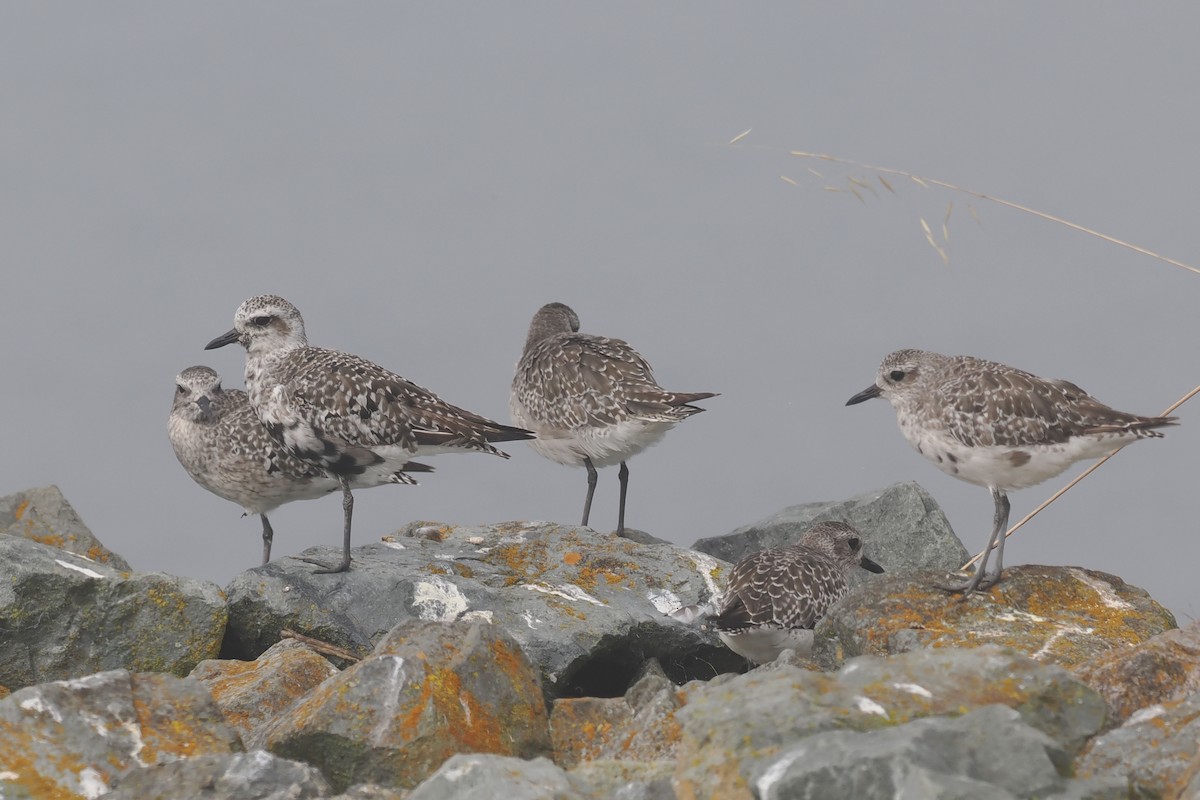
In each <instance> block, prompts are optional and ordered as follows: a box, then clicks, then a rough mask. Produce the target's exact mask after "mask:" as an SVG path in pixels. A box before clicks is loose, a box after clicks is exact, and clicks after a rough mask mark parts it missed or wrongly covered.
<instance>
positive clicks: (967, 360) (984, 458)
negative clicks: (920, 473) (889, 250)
mask: <svg viewBox="0 0 1200 800" xmlns="http://www.w3.org/2000/svg"><path fill="white" fill-rule="evenodd" d="M873 397H883V398H885V399H886V400H887V401H888V402H890V403H891V404H892V407H893V408H894V409H895V411H896V420H897V422H898V423H899V425H900V430H901V431H902V432H903V434H904V438H905V439H907V440H908V442H909V444H911V445H912V446H913V447H914V448H915V449H916V450H917V452H918V453H920V454H921V455H923V456H925V457H926V458H927V459H929V460H930V461H932V462H933V463H934V464H936V465H937V467H938V468H939V469H941V470H942V471H943V472H946V473H948V474H950V475H953V476H954V477H956V478H959V479H960V480H964V481H968V482H970V483H974V484H977V485H980V486H986V487H988V488H989V489H990V490H991V492H992V497H993V500H994V501H995V516H994V518H993V531H992V535H991V537H990V539H989V541H988V546H987V549H985V550H984V552H983V554H982V555H981V558H980V564H979V568H978V569H977V570H976V573H975V575H974V576H973V577H972V578H971V579H970V580H969V581H968V582H966V583H965V584H962V585H954V586H948V587H945V588H948V589H951V590H953V591H963V592H964V593H966V594H969V593H970V592H973V591H975V590H976V589H977V588H979V587H980V586H981V585H984V584H983V580H984V577H985V572H986V566H987V561H988V554H989V553H990V551H991V549H992V548H993V547H995V548H996V550H997V554H996V562H997V563H996V569H995V572H994V574H993V575H990V576H988V579H987V583H986V585H989V586H990V585H992V584H994V583H996V582H997V581H999V579H1000V574H1001V571H1002V568H1003V556H1004V537H1003V536H1002V535H1001V534H1002V532H1003V530H1004V529H1005V528H1007V525H1008V509H1009V503H1008V497H1007V492H1008V491H1010V490H1013V489H1023V488H1025V487H1028V486H1034V485H1036V484H1039V483H1041V482H1042V481H1045V480H1048V479H1050V478H1053V477H1054V476H1056V475H1058V474H1060V473H1061V472H1062V471H1063V470H1065V469H1066V468H1067V467H1069V466H1070V465H1071V464H1074V463H1075V462H1076V461H1081V460H1084V459H1090V458H1098V457H1100V456H1103V455H1105V454H1106V453H1108V452H1110V451H1112V450H1115V449H1117V448H1119V447H1123V446H1125V445H1126V444H1129V443H1130V442H1134V441H1137V440H1138V439H1147V438H1161V437H1162V433H1161V432H1160V431H1158V430H1157V429H1158V428H1161V427H1164V426H1166V425H1172V424H1174V422H1175V418H1174V417H1142V416H1138V415H1136V414H1129V413H1126V412H1124V411H1117V410H1115V409H1113V408H1109V407H1108V406H1106V405H1104V404H1103V403H1101V402H1100V401H1099V400H1097V399H1096V398H1094V397H1092V396H1091V395H1089V394H1088V393H1087V392H1085V391H1084V390H1083V389H1081V388H1079V387H1078V386H1076V385H1075V384H1073V383H1071V382H1069V381H1063V380H1046V379H1045V378H1039V377H1037V376H1036V375H1031V374H1030V373H1028V372H1024V371H1023V370H1019V369H1014V368H1013V367H1008V366H1005V365H1004V364H998V363H996V362H994V361H985V360H983V359H979V358H973V357H971V356H944V355H939V354H938V353H930V352H927V351H923V350H898V351H896V352H895V353H892V354H891V355H889V356H888V357H887V358H885V359H884V360H883V363H882V364H881V365H880V367H879V372H878V375H877V377H876V380H875V383H874V384H873V385H872V386H869V387H868V388H867V389H865V390H863V391H861V392H859V393H858V394H856V395H854V396H853V397H851V398H850V399H849V400H848V401H847V403H846V404H847V405H853V404H855V403H860V402H863V401H864V400H868V399H870V398H873Z"/></svg>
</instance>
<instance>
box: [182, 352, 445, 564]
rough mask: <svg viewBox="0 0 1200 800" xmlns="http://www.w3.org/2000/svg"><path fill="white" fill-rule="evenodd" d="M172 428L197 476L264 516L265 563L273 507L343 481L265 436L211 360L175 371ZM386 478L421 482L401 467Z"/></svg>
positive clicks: (418, 467)
mask: <svg viewBox="0 0 1200 800" xmlns="http://www.w3.org/2000/svg"><path fill="white" fill-rule="evenodd" d="M167 435H168V436H169V437H170V439H171V447H172V448H173V449H174V450H175V457H176V458H178V459H179V463H180V464H182V465H183V468H184V469H185V470H187V474H188V475H190V476H192V480H194V481H195V482H196V483H198V484H200V485H201V486H203V487H204V488H205V489H208V490H209V491H210V492H212V493H213V494H215V495H217V496H218V497H222V498H224V499H226V500H228V501H230V502H231V503H236V504H237V505H239V506H241V507H242V508H243V509H244V510H245V512H246V513H247V514H258V516H259V517H260V518H261V519H262V539H263V557H262V563H264V564H266V563H267V562H268V561H270V560H271V542H272V541H273V539H274V536H275V531H274V530H273V529H272V528H271V521H270V520H269V519H267V514H268V513H269V512H271V511H274V510H275V509H276V508H278V507H279V506H281V505H284V504H285V503H290V502H292V501H293V500H311V499H313V498H316V497H324V496H325V495H327V494H329V493H330V492H334V491H337V490H338V489H339V488H340V487H339V484H338V481H337V478H335V477H333V476H332V475H330V474H328V473H326V472H325V471H324V470H322V469H319V468H317V467H315V466H313V465H312V464H309V463H307V462H304V461H301V460H300V459H298V458H295V457H293V456H290V455H288V454H287V453H286V452H284V450H283V448H282V447H280V445H279V444H278V443H276V442H275V440H274V439H272V438H271V437H270V436H268V435H267V430H266V428H264V427H263V424H262V422H260V421H259V419H258V415H257V414H255V413H254V410H253V409H252V408H250V401H249V400H247V398H246V393H245V392H243V391H241V390H240V389H223V388H222V387H221V377H220V376H219V375H218V374H217V373H216V371H214V370H213V369H210V368H209V367H202V366H197V367H188V368H187V369H185V370H184V371H183V372H181V373H179V375H178V376H177V377H176V378H175V400H174V403H173V404H172V406H171V416H170V417H169V418H168V419H167ZM432 469H433V468H432V467H428V466H426V465H424V464H418V463H416V462H415V461H409V462H408V463H406V464H405V465H404V470H406V471H408V472H431V471H432ZM358 477H360V476H355V478H358ZM373 477H376V478H378V477H381V476H378V475H376V476H373ZM384 483H407V484H415V483H416V481H415V480H414V479H413V478H411V477H409V476H408V475H406V474H405V472H404V471H402V470H397V471H396V472H393V473H391V474H390V475H387V476H386V479H385V480H384ZM367 485H374V484H365V483H363V484H360V483H358V482H357V480H352V481H351V486H352V487H353V488H355V489H357V488H360V486H361V487H365V486H367Z"/></svg>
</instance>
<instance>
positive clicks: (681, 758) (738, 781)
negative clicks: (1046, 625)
mask: <svg viewBox="0 0 1200 800" xmlns="http://www.w3.org/2000/svg"><path fill="white" fill-rule="evenodd" d="M685 691H686V694H687V704H686V705H684V706H683V707H682V708H680V709H679V710H677V711H676V712H675V719H676V720H677V721H678V722H679V723H680V725H681V735H680V742H679V749H678V755H677V765H678V769H677V772H676V776H675V777H676V784H675V789H676V791H677V792H678V793H679V794H680V796H682V797H691V796H692V794H688V793H689V792H691V793H693V794H694V796H695V797H697V798H724V797H736V796H739V795H737V794H736V792H737V791H738V787H739V786H744V785H746V783H747V781H751V780H756V779H757V776H761V775H762V774H764V772H765V770H766V768H767V765H769V764H771V763H774V762H775V761H777V760H778V758H779V756H780V755H781V754H782V753H783V752H784V751H786V750H788V749H790V748H791V747H792V746H794V745H795V744H797V743H798V742H800V741H801V740H803V739H805V738H806V737H809V736H812V735H813V734H817V733H822V732H825V731H833V730H839V729H844V730H852V731H853V730H857V731H864V730H874V729H878V728H885V727H891V726H895V725H902V724H904V723H907V722H910V721H912V720H914V719H919V718H924V717H934V716H945V715H957V714H962V713H965V712H968V711H970V710H973V709H977V708H982V707H984V706H989V705H994V704H997V703H1001V704H1004V705H1006V706H1008V707H1010V708H1013V709H1015V710H1016V711H1017V712H1018V713H1019V714H1020V715H1021V718H1022V719H1023V720H1024V722H1025V723H1026V724H1027V725H1029V726H1030V727H1032V728H1034V729H1036V730H1038V731H1041V732H1042V733H1044V734H1046V735H1047V736H1048V737H1049V739H1050V740H1051V741H1052V742H1054V743H1055V747H1056V749H1055V750H1054V751H1052V752H1051V753H1050V755H1051V756H1053V757H1056V758H1057V757H1059V756H1058V755H1057V754H1060V753H1061V754H1062V755H1061V763H1057V764H1056V765H1055V766H1056V767H1057V768H1058V769H1059V770H1060V771H1065V770H1066V769H1067V768H1068V767H1069V762H1070V757H1071V756H1072V755H1073V754H1074V753H1077V752H1078V751H1079V749H1080V748H1081V747H1082V746H1083V744H1084V743H1085V742H1086V741H1087V740H1088V738H1089V737H1091V736H1093V735H1094V734H1095V733H1096V732H1097V731H1099V730H1100V729H1101V727H1102V726H1103V723H1104V715H1105V704H1104V701H1103V699H1102V698H1101V697H1100V696H1099V695H1098V694H1096V692H1094V691H1093V690H1091V689H1089V688H1088V687H1087V686H1086V685H1084V684H1083V683H1081V682H1079V681H1077V680H1076V679H1074V678H1073V677H1072V676H1071V675H1070V673H1068V672H1067V671H1066V670H1064V669H1062V668H1060V667H1055V666H1051V665H1046V664H1040V663H1038V662H1037V661H1034V660H1033V659H1031V658H1028V657H1026V656H1022V655H1019V654H1016V653H1013V652H1011V651H1008V650H1004V649H1001V648H998V647H995V646H983V647H979V648H976V649H972V650H958V649H950V648H946V649H942V650H922V651H917V652H912V653H905V654H902V655H898V656H892V657H890V658H886V659H884V658H875V657H862V658H857V659H854V660H853V661H850V662H849V663H847V664H846V665H845V666H844V667H843V668H842V669H841V670H840V671H839V672H837V673H836V674H827V673H821V672H808V671H804V670H801V669H797V668H795V667H787V666H782V667H778V668H776V669H773V670H754V671H753V672H750V673H748V674H746V675H740V676H736V677H734V678H731V679H729V680H726V681H724V682H723V683H721V684H720V685H717V686H702V685H698V686H694V687H685Z"/></svg>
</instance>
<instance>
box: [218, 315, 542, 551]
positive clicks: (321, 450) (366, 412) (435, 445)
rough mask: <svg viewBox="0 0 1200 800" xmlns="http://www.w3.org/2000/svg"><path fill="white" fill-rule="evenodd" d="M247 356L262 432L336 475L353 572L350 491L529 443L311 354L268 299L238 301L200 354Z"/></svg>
mask: <svg viewBox="0 0 1200 800" xmlns="http://www.w3.org/2000/svg"><path fill="white" fill-rule="evenodd" d="M234 342H238V343H240V344H241V345H242V346H243V347H245V348H246V389H247V391H248V394H249V400H250V407H251V408H253V409H254V411H255V413H257V414H258V417H259V419H260V420H262V423H263V425H264V426H265V427H266V430H267V433H268V434H269V435H270V436H271V437H272V438H273V439H274V440H275V441H277V442H279V443H280V444H281V445H283V448H284V449H285V450H286V451H287V452H288V453H290V454H291V455H293V456H295V457H296V458H298V459H300V460H301V461H304V462H306V463H308V464H312V465H313V466H315V467H317V468H319V469H321V470H323V471H325V472H327V473H329V474H330V475H333V476H334V477H335V478H336V479H337V481H338V485H339V487H340V488H341V490H342V508H343V512H344V514H343V516H344V524H343V534H342V536H343V542H342V560H341V562H340V563H338V564H336V565H333V566H329V565H326V564H322V563H321V562H319V561H315V560H312V559H305V560H306V561H309V562H310V563H313V564H316V565H317V566H319V567H321V569H318V570H317V572H319V573H324V572H342V571H344V570H346V569H348V568H349V567H350V520H351V516H352V512H353V509H354V496H353V495H352V494H351V491H350V490H351V489H352V488H354V487H355V486H357V485H377V484H378V483H383V482H386V479H387V478H386V476H388V475H391V474H393V473H395V472H396V471H397V470H399V469H402V468H403V467H404V465H405V464H407V463H409V460H410V459H411V458H413V457H414V456H418V455H434V454H437V453H461V452H472V451H473V452H480V453H491V454H492V455H497V456H501V457H503V458H508V454H507V453H503V452H501V451H500V450H497V449H496V448H495V447H493V446H492V445H491V442H507V441H514V440H519V439H529V438H531V437H532V436H533V434H532V433H530V432H529V431H525V430H521V429H520V428H512V427H509V426H507V425H501V424H499V423H497V422H492V421H491V420H489V419H485V418H484V417H481V416H479V415H478V414H472V413H471V412H470V411H464V410H463V409H461V408H458V407H456V406H452V405H450V404H449V403H447V402H445V401H444V400H442V399H441V398H440V397H438V396H437V395H435V394H434V393H433V392H430V391H429V390H428V389H424V388H422V387H420V386H418V385H416V384H415V383H412V382H411V381H408V380H406V379H405V378H402V377H400V376H399V375H396V374H395V373H392V372H389V371H387V370H386V369H384V368H383V367H381V366H379V365H378V364H374V363H372V362H370V361H367V360H366V359H363V358H359V357H358V356H354V355H350V354H349V353H342V352H339V351H337V350H327V349H323V348H319V347H309V345H308V338H307V337H306V335H305V333H304V320H303V319H302V318H301V316H300V312H299V311H298V310H296V307H295V306H294V305H292V304H291V303H289V302H288V301H287V300H284V299H283V298H282V297H277V296H275V295H259V296H257V297H252V298H250V299H249V300H247V301H246V302H244V303H242V304H241V305H240V306H239V307H238V310H237V313H236V314H235V315H234V327H233V330H231V331H229V332H228V333H225V334H223V335H221V336H218V337H217V338H216V339H213V340H212V341H211V342H209V343H208V344H207V345H206V346H205V349H206V350H211V349H213V348H215V347H224V346H225V345H227V344H233V343H234Z"/></svg>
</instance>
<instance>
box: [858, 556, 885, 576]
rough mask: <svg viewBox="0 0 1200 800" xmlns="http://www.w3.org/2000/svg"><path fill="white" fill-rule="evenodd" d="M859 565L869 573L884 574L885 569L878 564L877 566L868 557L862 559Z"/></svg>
mask: <svg viewBox="0 0 1200 800" xmlns="http://www.w3.org/2000/svg"><path fill="white" fill-rule="evenodd" d="M858 565H859V566H860V567H862V568H863V569H865V570H866V571H867V572H876V573H878V572H883V567H881V566H879V565H878V564H876V563H875V562H874V561H872V560H871V559H869V558H867V557H866V556H863V557H862V559H861V560H860V561H859V562H858Z"/></svg>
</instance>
